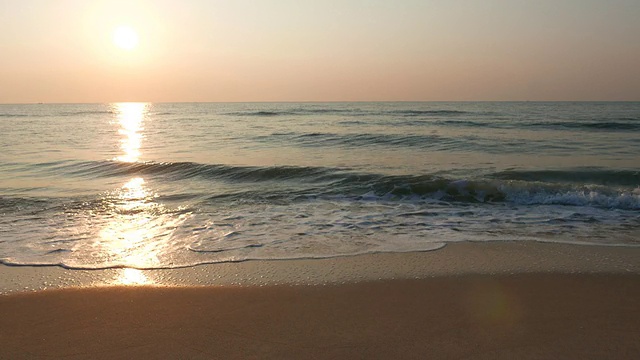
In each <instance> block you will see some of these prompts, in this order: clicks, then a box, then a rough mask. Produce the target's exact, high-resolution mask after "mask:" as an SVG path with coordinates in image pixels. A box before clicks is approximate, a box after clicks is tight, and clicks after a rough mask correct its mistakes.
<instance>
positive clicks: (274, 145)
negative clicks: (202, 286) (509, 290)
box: [0, 102, 640, 269]
mask: <svg viewBox="0 0 640 360" xmlns="http://www.w3.org/2000/svg"><path fill="white" fill-rule="evenodd" d="M0 214H1V215H2V216H1V217H0V261H1V262H4V263H6V264H22V265H62V266H65V267H69V268H87V269H91V268H109V267H136V268H170V267H182V266H191V265H196V264H202V263H216V262H227V261H243V260H251V259H297V258H324V257H335V256H345V255H355V254H363V253H374V252H404V251H425V250H434V249H438V248H440V247H442V246H443V244H446V243H449V242H459V241H505V240H517V241H520V240H523V241H524V240H535V241H547V242H562V243H576V244H600V245H616V246H639V245H640V102H620V103H607V102H603V103H598V102H577V103H557V102H553V103H524V102H523V103H491V102H479V103H471V102H468V103H467V102H453V103H444V102H442V103H441V102H439V103H435V102H425V103H161V104H152V103H115V104H79V105H74V104H34V105H0Z"/></svg>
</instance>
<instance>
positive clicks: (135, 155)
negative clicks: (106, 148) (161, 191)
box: [113, 103, 149, 162]
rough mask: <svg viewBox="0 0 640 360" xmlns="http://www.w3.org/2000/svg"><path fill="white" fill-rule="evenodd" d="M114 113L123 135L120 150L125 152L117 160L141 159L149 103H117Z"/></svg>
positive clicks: (133, 160) (120, 132)
mask: <svg viewBox="0 0 640 360" xmlns="http://www.w3.org/2000/svg"><path fill="white" fill-rule="evenodd" d="M113 109H114V112H115V113H116V114H117V117H118V124H119V125H120V126H121V128H120V129H119V130H118V133H119V134H120V135H123V138H122V140H120V143H121V144H120V148H121V149H122V151H124V154H123V155H120V156H118V157H117V158H116V160H119V161H124V162H135V161H138V159H139V158H140V146H141V144H142V138H143V136H142V130H144V127H143V123H144V119H145V116H146V115H147V112H148V111H149V104H148V103H116V104H113Z"/></svg>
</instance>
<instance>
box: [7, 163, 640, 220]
mask: <svg viewBox="0 0 640 360" xmlns="http://www.w3.org/2000/svg"><path fill="white" fill-rule="evenodd" d="M40 166H41V167H42V168H46V169H44V170H45V171H55V172H57V173H59V172H64V173H65V174H64V175H66V176H80V177H92V178H100V177H114V176H121V177H128V178H129V177H134V176H141V177H142V176H144V177H145V178H148V177H151V178H156V179H158V180H159V181H185V180H190V181H220V182H224V183H230V184H234V185H237V184H239V183H246V184H249V185H242V186H233V187H232V188H231V189H230V188H229V187H226V188H225V189H226V190H220V188H219V187H217V186H213V187H212V189H216V190H215V191H216V192H215V193H213V190H212V193H210V194H206V193H203V194H190V195H189V197H190V198H192V199H195V198H198V197H199V198H206V199H210V200H211V199H217V200H220V199H228V200H233V201H255V200H258V201H266V202H273V201H277V202H283V201H284V202H288V201H298V200H303V201H307V200H308V199H313V198H335V199H341V198H342V199H347V200H354V201H359V200H391V201H415V200H418V201H422V200H425V199H426V200H438V201H455V202H467V203H514V204H521V205H536V204H540V205H542V204H555V205H576V206H594V207H605V208H616V209H626V210H630V209H631V210H637V209H640V172H638V171H633V170H615V171H614V170H599V169H573V170H509V171H500V172H495V173H488V174H486V173H485V174H484V175H479V174H476V175H474V176H470V177H459V176H446V175H442V174H440V175H434V174H425V175H420V174H415V175H395V176H390V175H383V174H375V173H358V172H354V171H352V170H350V169H346V168H331V167H298V166H267V167H261V166H230V165H216V164H201V163H193V162H175V163H171V162H164V163H159V162H139V163H125V162H117V161H84V162H55V163H49V164H46V165H42V164H41V165H40ZM171 196H177V198H180V196H181V195H180V193H178V194H173V195H171ZM11 201H12V200H7V198H0V207H2V206H8V207H12V206H16V204H13V203H11Z"/></svg>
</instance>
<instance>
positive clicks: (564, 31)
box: [0, 0, 640, 103]
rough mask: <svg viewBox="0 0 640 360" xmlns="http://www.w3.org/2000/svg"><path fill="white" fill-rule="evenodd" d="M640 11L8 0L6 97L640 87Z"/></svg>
mask: <svg viewBox="0 0 640 360" xmlns="http://www.w3.org/2000/svg"><path fill="white" fill-rule="evenodd" d="M638 19H640V1H638V0H606V1H605V0H598V1H594V0H553V1H551V0H536V1H534V0H482V1H474V0H467V1H463V0H457V1H456V0H442V1H436V0H420V1H418V0H395V1H391V0H389V1H381V0H368V1H365V0H323V1H319V0H318V1H310V0H262V1H257V0H256V1H246V0H235V1H221V0H220V1H216V0H181V1H177V0H155V1H150V0H148V1H144V0H129V1H121V0H109V1H91V0H56V1H54V0H49V1H45V0H21V1H17V0H0V103H34V102H62V103H83V102H92V103H93V102H118V101H151V102H174V101H175V102H191V101H193V102H200V101H212V102H227V101H233V102H235V101H241V102H242V101H548V100H550V101H581V100H582V101H591V100H604V101H609V100H611V101H617V100H623V101H628V100H630V101H640V21H639V20H638ZM123 27H124V28H125V29H128V31H131V32H133V33H134V36H135V38H136V39H133V40H132V39H124V41H125V43H126V42H127V41H129V45H132V43H131V42H132V41H133V42H134V43H135V45H134V46H133V48H130V49H129V48H123V47H122V39H121V41H120V46H119V45H118V41H114V32H115V31H116V29H118V28H120V29H122V28H123ZM134 40H135V41H134ZM129 47H131V46H129Z"/></svg>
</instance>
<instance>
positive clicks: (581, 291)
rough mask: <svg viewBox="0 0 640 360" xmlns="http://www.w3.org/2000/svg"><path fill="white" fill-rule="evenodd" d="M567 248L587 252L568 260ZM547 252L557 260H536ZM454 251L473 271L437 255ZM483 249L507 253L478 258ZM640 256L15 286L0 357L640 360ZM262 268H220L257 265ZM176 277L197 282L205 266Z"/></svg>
mask: <svg viewBox="0 0 640 360" xmlns="http://www.w3.org/2000/svg"><path fill="white" fill-rule="evenodd" d="M519 246H526V247H527V249H526V251H527V252H528V254H529V260H527V259H520V260H521V261H520V262H519V263H520V264H524V265H526V266H529V267H528V268H527V269H522V268H513V269H511V271H508V269H507V265H509V262H510V261H515V260H516V258H517V257H518V256H519V255H518V247H519ZM564 247H567V249H569V250H570V252H571V253H572V254H573V255H576V253H575V252H577V254H582V255H581V256H577V257H574V258H573V260H572V261H573V263H572V262H571V261H569V260H570V259H569V258H567V259H565V260H567V261H565V263H564V265H563V264H561V262H562V261H561V260H562V257H563V256H566V255H567V254H565V253H563V252H562V251H560V250H562V249H563V248H564ZM509 249H510V251H511V255H508V254H509V252H508V250H509ZM569 250H567V251H569ZM536 251H537V252H536ZM546 252H549V253H556V254H557V255H556V256H557V257H558V258H555V259H546V260H545V261H543V259H542V257H543V256H544V254H545V253H546ZM483 254H484V255H483ZM536 254H537V255H536ZM453 255H457V256H458V258H459V257H461V256H462V257H466V258H467V261H466V263H467V264H475V266H474V265H468V266H467V267H464V266H462V265H460V264H461V263H462V262H461V263H458V264H457V265H456V263H452V264H450V265H449V266H448V267H447V266H446V265H444V264H443V263H442V262H443V261H445V259H446V258H447V257H448V256H453ZM547 255H548V254H547ZM483 256H484V257H483ZM492 256H495V257H496V258H502V259H504V260H503V261H502V263H501V262H500V261H494V262H493V265H487V264H491V262H490V261H488V260H490V259H491V257H492ZM637 256H638V249H637V248H616V247H589V246H586V247H585V246H570V245H558V244H524V245H523V244H459V245H455V246H448V247H447V248H445V249H443V250H439V251H434V252H428V253H408V254H378V255H376V256H371V257H369V260H367V257H364V259H363V258H359V257H354V258H343V259H333V260H331V261H329V262H326V263H323V262H322V260H312V261H310V262H309V261H307V262H304V261H303V262H301V263H296V262H289V261H283V262H268V263H270V266H277V267H278V269H279V271H280V272H281V275H282V277H281V280H282V279H284V278H286V276H285V275H286V272H291V273H293V272H295V270H296V269H298V270H302V269H304V267H305V264H307V265H309V264H312V265H309V268H310V269H313V268H314V266H317V267H318V269H320V268H322V267H323V266H325V267H326V266H328V265H329V264H331V265H332V266H333V270H334V271H337V272H340V271H341V270H344V271H346V270H347V269H349V268H353V267H354V265H355V267H356V268H358V270H357V271H355V270H352V272H351V276H354V275H357V273H358V272H360V273H365V272H366V271H367V265H363V264H367V261H371V262H370V263H369V265H368V266H369V268H368V270H369V271H371V272H373V273H375V272H376V270H375V269H376V268H375V267H374V266H373V265H372V264H373V263H378V264H383V265H389V264H387V263H385V261H387V262H389V263H397V262H401V261H402V260H403V259H404V260H405V261H404V263H405V266H408V265H406V264H411V263H412V262H421V263H431V264H432V265H431V266H433V268H432V269H435V268H448V273H445V272H442V271H441V272H435V273H431V274H429V273H428V269H429V266H426V267H424V268H422V269H419V270H417V269H416V268H415V264H414V266H413V267H411V266H409V267H410V268H412V269H413V270H411V271H408V270H406V269H405V270H406V272H405V273H404V274H403V275H402V276H398V275H399V273H395V274H394V273H393V272H390V273H387V277H382V278H381V279H379V280H374V279H371V278H364V279H362V280H354V279H353V278H352V281H346V282H345V281H342V280H341V281H333V282H327V283H326V285H321V284H316V285H310V284H306V285H295V284H294V282H290V283H288V284H281V285H275V284H273V283H272V284H264V285H262V286H260V285H255V284H253V285H251V284H245V285H243V286H239V285H231V284H229V283H227V284H223V285H207V286H193V283H194V282H195V281H194V280H193V279H191V285H189V281H186V280H185V282H184V284H187V285H188V286H175V285H177V284H178V282H177V281H175V279H174V280H173V281H174V282H175V283H174V286H166V285H162V286H158V285H149V286H122V285H120V286H91V285H90V284H88V283H86V284H84V286H79V287H68V286H65V287H63V288H59V289H49V290H40V291H34V292H12V293H10V294H8V295H3V296H0V318H2V319H3V324H4V325H3V326H2V328H1V329H2V330H0V343H1V344H2V346H0V358H2V359H5V358H6V359H49V358H65V359H85V358H95V359H126V358H145V359H164V358H184V359H187V358H188V359H218V358H219V359H230V358H231V359H233V358H236V359H247V358H260V359H263V358H271V359H282V358H312V359H336V358H366V359H370V358H380V359H394V358H403V359H411V358H414V359H422V358H455V359H467V358H469V359H478V358H480V359H496V358H502V359H515V358H517V359H540V358H554V359H576V358H580V359H603V358H608V359H633V358H638V356H640V344H639V343H638V341H637V338H638V330H637V329H638V324H640V310H639V309H640V308H639V307H638V306H637V304H638V303H639V301H640V286H638V284H639V281H640V276H639V275H638V271H637V265H634V262H633V261H634V259H637V258H638V257H637ZM536 257H539V258H538V259H536ZM371 259H373V260H371ZM418 259H419V260H420V261H418ZM483 259H484V260H483ZM538 260H539V261H538ZM549 261H553V262H556V263H558V264H557V265H558V267H556V268H554V267H553V266H550V265H549ZM485 262H486V264H485V266H480V265H482V264H484V263H485ZM260 263H261V262H248V263H239V264H225V265H224V266H223V267H222V268H224V267H225V266H228V267H235V268H236V269H237V270H238V271H239V272H243V271H245V272H246V271H249V269H251V270H250V271H256V268H255V267H256V266H258V267H259V266H260ZM532 264H538V265H537V266H534V265H532ZM567 264H569V265H567ZM581 264H582V265H581ZM624 264H626V265H625V266H626V268H625V266H623V265H624ZM262 265H265V264H262ZM560 265H562V266H560ZM215 266H217V265H210V266H208V267H205V269H206V270H208V271H213V270H215V269H216V268H215ZM474 268H475V269H476V271H473V269H474ZM544 268H546V269H547V271H544ZM587 268H590V269H591V270H592V271H586V270H587ZM34 269H36V271H39V272H44V273H46V272H49V273H50V272H51V271H52V270H53V269H54V268H22V267H18V268H13V267H3V268H2V272H0V274H2V275H3V279H5V280H6V276H7V275H8V274H11V273H12V271H13V274H17V272H20V271H32V272H33V271H34ZM398 269H402V266H398ZM7 270H8V271H7ZM16 271H17V272H16ZM62 271H64V272H73V271H72V270H62ZM174 271H178V272H180V271H182V273H178V275H181V276H184V274H185V271H186V272H188V273H190V274H191V275H192V276H196V275H197V274H198V273H201V272H202V271H203V269H182V270H174ZM311 271H313V270H311ZM354 271H355V272H354ZM420 271H421V272H422V276H418V275H419V272H420ZM54 272H55V271H54ZM572 272H575V273H573V274H572ZM32 274H33V273H32ZM105 274H107V272H105V271H103V272H102V273H100V272H97V273H94V275H93V276H104V275H105ZM151 274H153V272H149V275H150V276H152V275H151ZM236 274H237V273H236ZM306 274H309V270H308V269H307V273H306ZM178 275H176V276H178ZM254 275H255V274H254ZM410 275H411V277H414V278H410ZM196 277H197V276H196ZM246 277H248V275H247V274H245V278H246ZM185 279H188V277H185ZM291 279H292V278H290V280H291ZM342 282H344V283H342Z"/></svg>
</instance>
